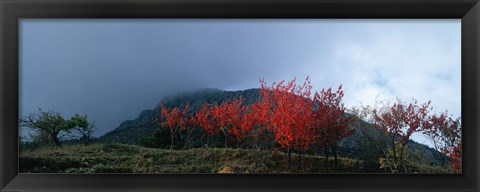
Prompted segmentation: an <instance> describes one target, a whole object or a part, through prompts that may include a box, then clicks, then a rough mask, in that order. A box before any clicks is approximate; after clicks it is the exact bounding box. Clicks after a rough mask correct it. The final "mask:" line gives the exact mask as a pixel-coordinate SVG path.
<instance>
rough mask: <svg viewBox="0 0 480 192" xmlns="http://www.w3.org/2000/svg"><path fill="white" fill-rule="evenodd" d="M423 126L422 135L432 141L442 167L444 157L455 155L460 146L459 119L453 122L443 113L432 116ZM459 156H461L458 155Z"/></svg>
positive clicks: (460, 130)
mask: <svg viewBox="0 0 480 192" xmlns="http://www.w3.org/2000/svg"><path fill="white" fill-rule="evenodd" d="M427 125H428V126H425V127H426V129H424V131H423V134H424V135H426V136H427V138H429V139H430V141H432V143H433V146H434V147H435V149H436V150H437V151H440V152H441V153H442V154H444V155H442V156H441V157H440V160H441V163H442V166H445V164H446V156H451V155H452V154H453V153H455V150H456V148H457V147H458V145H461V132H462V129H461V125H460V118H458V119H456V120H454V119H452V117H449V115H448V112H447V111H445V112H443V113H440V114H439V115H437V114H433V115H431V116H430V117H429V121H428V122H427ZM460 155H461V154H460Z"/></svg>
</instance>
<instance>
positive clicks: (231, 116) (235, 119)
mask: <svg viewBox="0 0 480 192" xmlns="http://www.w3.org/2000/svg"><path fill="white" fill-rule="evenodd" d="M243 102H244V99H243V98H242V97H239V98H235V99H229V100H226V101H224V102H222V103H221V104H220V105H215V106H213V107H212V109H211V110H210V112H211V115H212V119H213V122H214V125H216V128H218V129H220V131H222V133H223V135H224V137H225V147H227V137H228V135H231V136H233V137H234V138H237V140H241V139H242V138H243V137H244V135H246V133H244V132H243V131H242V129H241V120H242V117H243V114H244V111H245V108H246V107H245V106H244V105H243Z"/></svg>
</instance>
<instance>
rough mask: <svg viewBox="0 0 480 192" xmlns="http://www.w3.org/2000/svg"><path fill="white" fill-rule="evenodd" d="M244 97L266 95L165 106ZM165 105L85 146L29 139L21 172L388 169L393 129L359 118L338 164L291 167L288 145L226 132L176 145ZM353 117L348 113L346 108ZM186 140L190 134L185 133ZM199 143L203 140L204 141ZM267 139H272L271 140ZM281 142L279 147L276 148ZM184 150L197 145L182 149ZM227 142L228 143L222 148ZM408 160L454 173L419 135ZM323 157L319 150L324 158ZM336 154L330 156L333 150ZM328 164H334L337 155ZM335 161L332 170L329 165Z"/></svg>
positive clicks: (308, 160)
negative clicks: (260, 144)
mask: <svg viewBox="0 0 480 192" xmlns="http://www.w3.org/2000/svg"><path fill="white" fill-rule="evenodd" d="M239 96H242V97H243V98H245V102H246V104H247V105H248V104H251V103H253V102H255V101H256V100H257V99H258V97H259V91H258V90H257V89H249V90H245V91H221V90H217V89H204V90H200V91H197V92H190V93H185V94H182V95H178V96H175V97H169V98H166V99H164V101H165V106H167V107H179V108H182V107H184V106H185V105H186V103H189V104H190V108H189V112H194V111H197V110H198V109H199V108H200V107H201V106H202V104H204V103H210V104H214V103H221V102H222V101H225V100H227V99H233V98H236V97H239ZM159 114H160V106H157V107H156V108H154V109H152V110H145V111H143V112H141V113H140V115H139V116H138V117H137V118H136V119H134V120H128V121H124V122H123V123H121V124H120V126H119V127H117V128H116V129H114V130H113V131H111V132H109V133H107V134H105V135H103V136H101V137H99V138H96V139H93V140H92V142H93V144H91V145H79V144H75V143H78V142H77V141H78V140H70V141H62V143H63V144H64V146H63V147H52V146H44V147H39V148H37V149H32V148H30V147H28V146H29V144H27V145H25V144H24V143H20V144H21V145H22V153H21V156H20V172H38V173H44V172H53V173H56V172H62V173H77V172H78V173H218V172H227V173H228V172H233V173H289V172H294V173H325V172H328V173H384V172H387V171H385V168H384V167H385V166H388V165H384V164H382V161H381V159H380V158H379V157H384V156H385V155H384V154H382V153H384V151H382V150H381V149H380V148H377V146H378V144H379V143H382V139H385V138H386V135H385V134H384V133H382V132H380V131H378V130H377V129H376V128H374V126H373V125H372V124H369V123H366V122H364V121H362V120H361V119H359V118H355V121H354V122H353V123H352V124H351V127H352V128H353V129H355V131H354V133H353V135H352V136H350V137H348V138H346V139H344V140H342V141H341V143H340V145H339V149H338V155H339V156H340V158H339V159H340V161H339V166H338V167H337V168H334V166H333V165H329V166H326V164H325V157H324V156H325V154H324V152H323V151H314V150H311V151H307V152H303V153H302V154H301V157H300V158H301V160H299V159H298V156H297V155H296V153H295V152H294V154H293V164H292V165H293V166H292V170H288V167H287V166H288V165H287V164H286V163H285V162H286V160H285V158H286V156H285V154H284V153H283V152H282V151H271V150H258V149H240V148H239V147H241V144H239V143H236V142H235V141H229V143H228V148H227V149H223V148H222V147H223V146H224V143H223V140H224V138H222V136H221V135H220V136H217V137H213V138H210V139H211V141H210V143H209V145H208V148H205V144H204V145H203V146H202V144H201V143H199V142H192V143H189V145H190V146H189V147H184V146H182V144H184V143H185V142H182V141H178V142H175V143H176V146H175V148H174V149H175V150H173V151H171V152H170V150H168V149H169V148H170V136H169V133H168V130H167V129H165V128H161V127H158V125H157V123H156V121H155V120H156V118H157V117H158V116H159ZM347 115H349V114H347ZM178 139H184V138H181V137H180V138H178ZM197 141H198V140H197ZM265 141H266V142H270V141H269V140H268V139H265ZM274 147H275V146H274ZM184 148H193V149H188V150H183V149H184ZM219 148H222V149H219ZM406 150H407V154H408V155H407V159H408V160H411V162H415V163H411V164H410V165H409V166H408V167H407V168H408V172H409V173H415V172H418V173H453V172H452V171H451V170H449V169H447V168H442V167H440V166H439V165H440V162H439V161H438V159H440V158H439V157H440V156H442V154H440V153H439V152H437V151H436V150H434V149H432V148H429V147H428V146H426V145H423V144H419V143H416V142H414V141H412V140H410V141H409V143H408V148H407V149H406ZM318 155H320V156H318ZM330 155H331V154H330ZM329 164H333V158H332V157H331V156H330V158H329ZM327 167H328V170H327Z"/></svg>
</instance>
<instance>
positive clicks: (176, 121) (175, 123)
mask: <svg viewBox="0 0 480 192" xmlns="http://www.w3.org/2000/svg"><path fill="white" fill-rule="evenodd" d="M161 110H162V111H161V117H163V118H161V117H160V118H157V123H158V124H160V125H161V126H162V127H166V128H168V129H169V130H170V137H171V141H170V151H171V150H172V149H173V141H174V139H175V136H176V135H177V132H178V131H179V129H185V128H186V127H187V121H188V119H187V118H188V117H187V116H186V114H187V110H188V103H187V104H186V106H185V108H184V109H183V110H180V109H178V108H176V107H175V108H173V109H168V108H166V107H165V105H164V103H163V102H162V103H161Z"/></svg>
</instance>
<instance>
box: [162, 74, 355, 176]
mask: <svg viewBox="0 0 480 192" xmlns="http://www.w3.org/2000/svg"><path fill="white" fill-rule="evenodd" d="M342 97H343V90H342V86H340V87H338V89H337V91H335V92H334V91H332V89H328V90H321V91H320V92H315V93H313V94H312V86H311V85H310V80H309V78H307V79H306V81H305V83H303V84H302V85H297V84H296V81H295V79H294V80H292V81H290V82H284V81H282V82H279V83H273V84H272V85H270V86H269V85H267V84H266V83H265V82H264V81H263V80H261V87H260V98H259V99H258V100H257V101H256V102H255V103H253V104H251V105H249V106H247V105H245V104H244V99H243V98H241V97H239V98H234V99H230V100H227V101H224V102H222V103H220V104H214V105H209V104H204V105H203V106H202V107H201V108H200V110H198V111H197V112H196V113H190V114H188V113H187V112H188V104H187V105H186V106H185V107H184V108H183V110H180V109H178V108H173V109H168V108H166V107H165V106H164V104H163V103H162V109H161V111H162V112H161V113H162V114H161V117H160V118H158V119H157V121H158V123H159V124H160V125H161V126H162V127H166V128H168V129H169V130H170V135H171V149H172V147H173V141H174V140H175V136H176V135H178V134H177V133H178V132H179V131H180V132H181V131H184V130H188V129H189V128H192V127H200V128H201V130H202V131H201V132H200V133H199V134H202V135H201V136H200V137H199V138H201V140H202V145H203V143H204V141H203V140H204V139H205V138H207V139H208V138H209V137H208V136H212V135H219V134H221V135H222V137H223V139H224V147H227V140H229V139H230V140H233V142H235V143H236V144H237V146H238V145H240V144H243V146H247V147H251V148H257V149H261V148H264V149H265V148H270V149H271V148H272V147H273V145H274V144H272V143H269V142H265V141H269V140H270V139H271V138H273V139H274V141H275V145H278V147H279V148H281V149H282V150H284V151H285V153H286V154H287V155H288V164H289V167H291V154H292V152H297V153H298V154H299V157H300V158H301V154H302V153H303V152H305V151H308V150H310V149H313V148H315V149H324V150H325V152H326V153H327V154H328V151H329V150H330V151H331V152H333V155H334V157H335V162H336V163H335V164H336V165H338V158H337V150H336V149H337V148H338V143H339V142H340V140H342V139H343V138H345V137H347V136H349V135H350V134H352V131H353V129H351V128H350V127H349V126H348V125H349V123H350V121H351V120H352V119H351V118H350V117H347V116H346V115H345V107H344V106H343V104H341V100H342ZM205 142H206V143H208V141H205Z"/></svg>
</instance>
